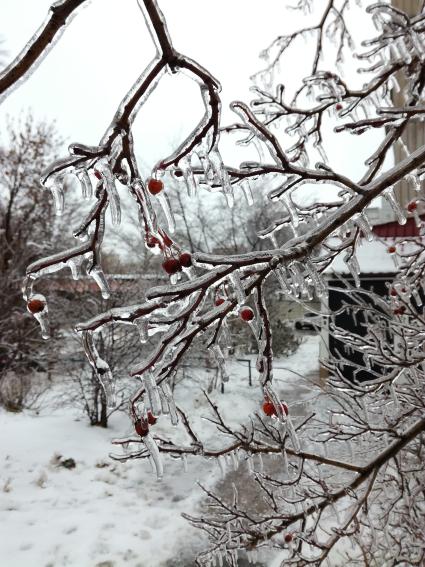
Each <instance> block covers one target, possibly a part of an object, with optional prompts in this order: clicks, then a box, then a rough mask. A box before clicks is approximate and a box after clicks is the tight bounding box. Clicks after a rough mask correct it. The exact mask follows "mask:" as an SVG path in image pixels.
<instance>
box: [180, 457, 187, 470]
mask: <svg viewBox="0 0 425 567" xmlns="http://www.w3.org/2000/svg"><path fill="white" fill-rule="evenodd" d="M181 458H182V463H183V470H184V472H185V473H187V455H186V453H183V454H182V457H181Z"/></svg>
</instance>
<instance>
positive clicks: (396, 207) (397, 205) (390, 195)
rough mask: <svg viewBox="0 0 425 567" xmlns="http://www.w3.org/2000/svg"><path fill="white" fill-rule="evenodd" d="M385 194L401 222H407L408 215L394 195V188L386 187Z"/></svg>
mask: <svg viewBox="0 0 425 567" xmlns="http://www.w3.org/2000/svg"><path fill="white" fill-rule="evenodd" d="M383 196H384V197H385V199H386V200H387V201H388V203H389V204H390V206H391V208H392V210H393V211H394V214H395V215H396V217H397V220H398V222H399V224H406V217H405V215H404V212H403V209H402V208H401V207H400V203H399V202H398V201H397V199H396V197H395V195H394V189H393V188H392V187H389V188H388V189H385V191H384V192H383Z"/></svg>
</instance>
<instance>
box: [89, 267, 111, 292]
mask: <svg viewBox="0 0 425 567" xmlns="http://www.w3.org/2000/svg"><path fill="white" fill-rule="evenodd" d="M88 275H89V276H91V277H92V278H93V279H94V281H95V282H96V284H97V285H98V287H99V289H100V292H101V294H102V297H103V299H109V297H110V296H111V290H110V289H109V285H108V282H107V280H106V277H105V274H104V273H103V270H102V268H101V267H100V266H93V268H92V269H91V270H90V271H89V273H88Z"/></svg>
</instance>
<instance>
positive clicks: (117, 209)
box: [96, 159, 121, 226]
mask: <svg viewBox="0 0 425 567" xmlns="http://www.w3.org/2000/svg"><path fill="white" fill-rule="evenodd" d="M96 167H97V169H98V171H99V173H100V174H101V176H102V180H103V182H104V184H105V188H106V191H107V193H108V198H109V204H110V207H111V219H112V224H113V225H115V226H118V225H119V224H120V223H121V205H120V198H119V195H118V191H117V188H116V186H115V179H114V176H113V175H112V172H111V168H110V167H109V164H108V162H107V160H105V159H101V160H99V161H98V162H97V164H96Z"/></svg>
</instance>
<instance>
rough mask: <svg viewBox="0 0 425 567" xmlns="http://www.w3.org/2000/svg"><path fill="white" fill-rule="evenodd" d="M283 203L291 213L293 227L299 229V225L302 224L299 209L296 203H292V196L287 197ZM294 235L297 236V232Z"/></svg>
mask: <svg viewBox="0 0 425 567" xmlns="http://www.w3.org/2000/svg"><path fill="white" fill-rule="evenodd" d="M283 202H284V204H285V207H286V209H287V211H288V213H289V216H290V217H291V225H292V226H293V227H298V225H299V224H300V218H299V216H298V211H297V207H296V206H295V205H294V202H293V201H292V197H291V195H286V196H285V198H284V200H283ZM294 234H295V236H296V233H295V231H294Z"/></svg>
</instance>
